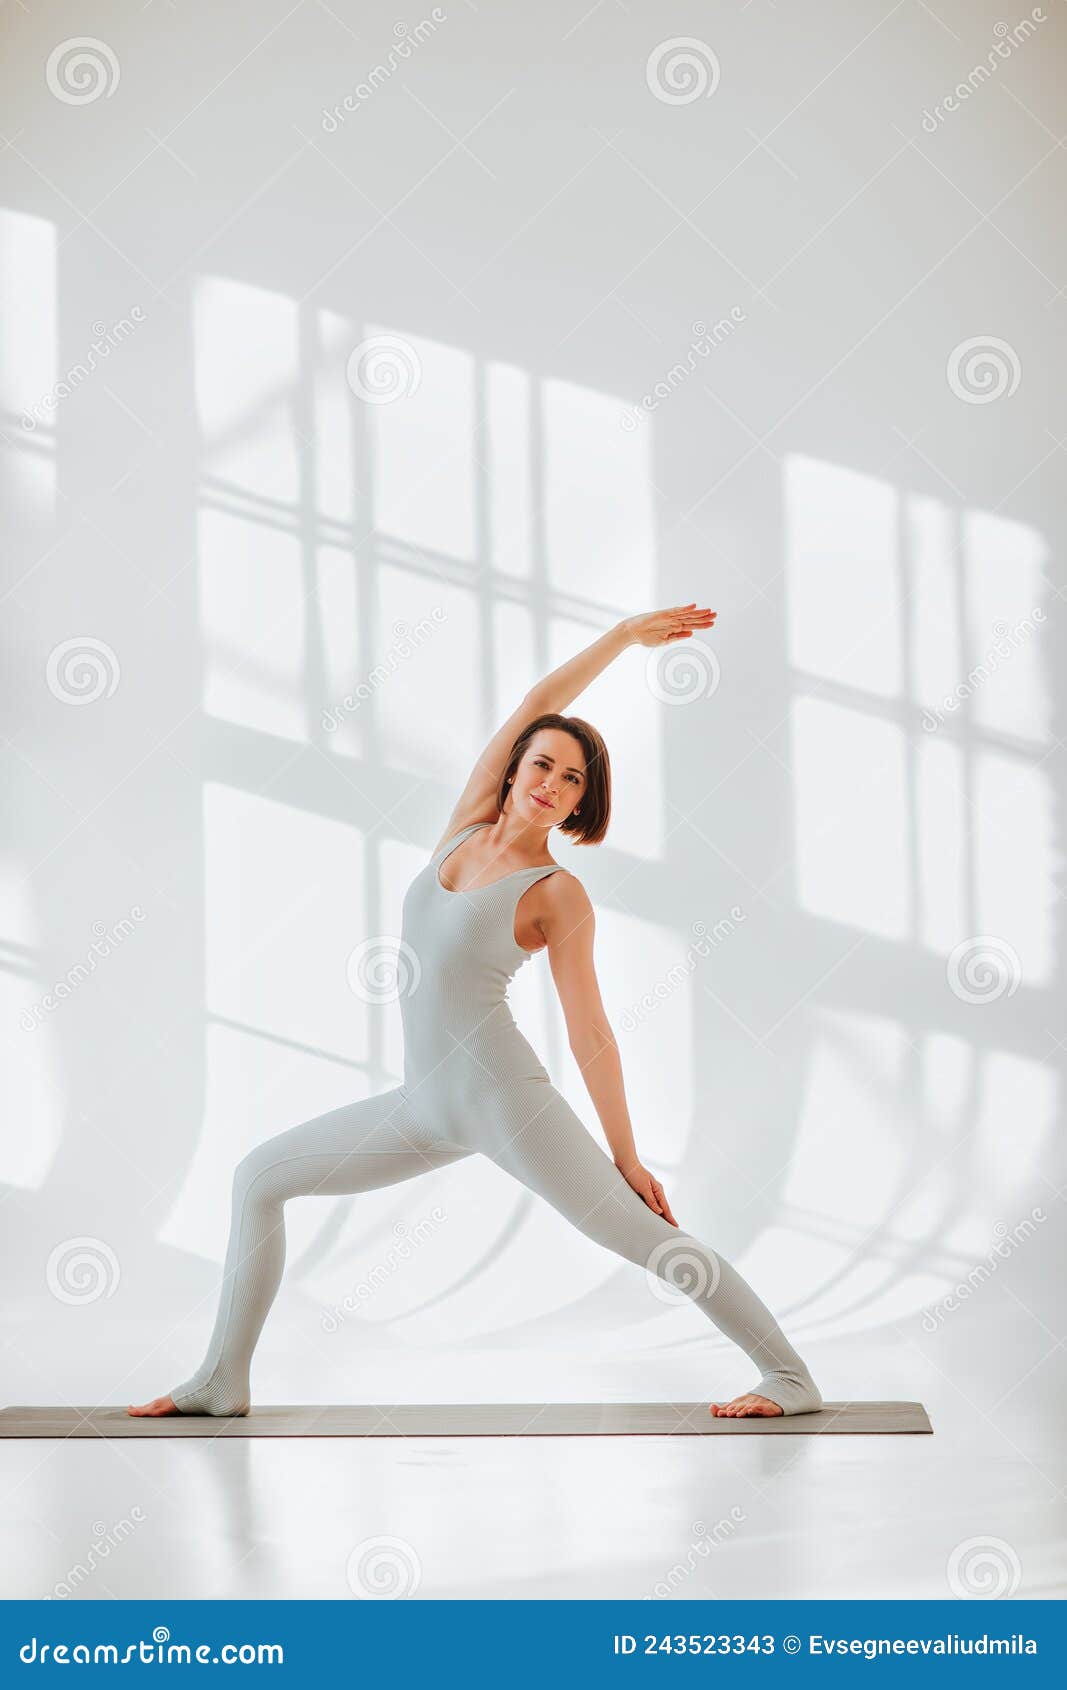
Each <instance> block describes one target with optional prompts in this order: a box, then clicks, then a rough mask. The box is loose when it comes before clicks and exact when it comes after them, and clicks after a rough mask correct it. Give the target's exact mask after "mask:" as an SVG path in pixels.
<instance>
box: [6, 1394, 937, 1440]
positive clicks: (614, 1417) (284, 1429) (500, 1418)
mask: <svg viewBox="0 0 1067 1690" xmlns="http://www.w3.org/2000/svg"><path fill="white" fill-rule="evenodd" d="M932 1430H933V1428H932V1426H931V1425H930V1421H929V1419H928V1417H927V1413H926V1410H925V1408H924V1407H923V1405H922V1403H921V1402H828V1403H824V1404H823V1406H822V1408H820V1409H818V1410H817V1411H816V1412H815V1413H814V1414H776V1415H773V1416H772V1417H771V1418H770V1419H760V1418H757V1417H755V1416H753V1417H752V1418H750V1419H744V1420H727V1419H720V1418H718V1417H717V1416H715V1415H714V1414H709V1413H708V1405H707V1403H703V1402H681V1403H676V1402H540V1403H539V1402H533V1403H529V1402H527V1403H517V1402H445V1403H410V1402H405V1403H392V1404H381V1405H378V1404H374V1403H355V1404H350V1403H342V1404H321V1405H320V1404H317V1403H302V1404H301V1403H298V1404H293V1405H288V1406H286V1405H278V1406H275V1405H274V1404H265V1405H264V1406H263V1407H261V1408H259V1407H253V1408H252V1410H251V1412H250V1413H248V1414H246V1415H239V1416H235V1417H233V1418H232V1419H224V1418H222V1417H221V1416H213V1415H207V1414H204V1415H200V1414H195V1415H194V1414H174V1415H169V1414H168V1415H165V1416H163V1417H162V1418H161V1419H147V1418H144V1419H143V1418H140V1417H137V1416H134V1415H131V1414H127V1413H126V1410H125V1408H5V1409H0V1438H398V1437H399V1438H519V1437H527V1438H531V1437H532V1438H542V1437H619V1436H622V1437H663V1436H668V1437H690V1436H693V1435H696V1436H700V1437H706V1436H708V1435H711V1436H715V1435H720V1434H724V1435H725V1436H727V1437H738V1436H742V1437H743V1436H751V1435H752V1434H756V1435H758V1436H761V1437H783V1436H785V1437H794V1436H797V1435H798V1434H799V1435H802V1436H810V1435H812V1434H815V1433H827V1434H837V1433H840V1432H931V1431H932Z"/></svg>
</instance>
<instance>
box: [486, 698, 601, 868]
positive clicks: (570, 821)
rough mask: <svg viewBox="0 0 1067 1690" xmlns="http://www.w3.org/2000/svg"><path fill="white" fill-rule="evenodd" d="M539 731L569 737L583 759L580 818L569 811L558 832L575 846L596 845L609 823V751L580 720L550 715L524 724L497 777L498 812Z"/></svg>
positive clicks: (588, 725) (593, 730)
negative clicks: (503, 767) (501, 771)
mask: <svg viewBox="0 0 1067 1690" xmlns="http://www.w3.org/2000/svg"><path fill="white" fill-rule="evenodd" d="M542 728H559V729H560V730H561V731H562V732H563V733H567V734H570V735H571V737H572V738H573V739H576V740H577V741H578V743H579V745H580V746H581V748H582V754H583V756H584V758H585V790H584V792H583V793H582V799H581V803H580V805H579V809H580V811H581V814H580V815H577V816H576V815H575V814H574V811H573V810H572V811H571V813H570V815H569V816H567V818H566V820H564V821H562V822H560V824H559V827H560V832H561V833H565V834H567V835H568V836H569V837H570V838H571V839H572V840H573V841H574V843H575V844H576V845H599V843H600V841H601V840H602V839H603V837H604V835H605V834H606V833H607V831H608V822H609V821H610V819H611V763H610V761H609V760H608V748H607V746H606V745H605V744H604V741H603V739H602V738H601V736H600V734H598V733H597V731H596V729H595V728H594V727H593V726H592V724H591V723H589V722H586V721H583V719H582V717H581V716H558V715H555V714H553V713H549V714H548V715H545V716H535V717H534V719H533V721H532V722H527V724H526V726H525V727H524V728H523V730H522V732H521V734H520V735H519V737H518V739H517V740H516V741H515V743H514V745H513V746H512V747H511V751H510V752H509V754H508V764H507V768H506V769H505V770H504V773H503V774H502V776H501V777H500V789H499V791H498V792H497V795H496V802H497V809H498V810H503V808H504V800H505V799H506V798H507V795H508V781H509V780H510V779H511V778H512V776H513V775H514V773H515V770H516V769H517V768H518V766H519V763H520V761H521V759H522V756H523V753H524V752H525V751H526V750H527V748H528V746H529V744H530V741H531V740H532V739H533V737H534V735H535V734H536V733H538V732H539V731H540V730H541V729H542Z"/></svg>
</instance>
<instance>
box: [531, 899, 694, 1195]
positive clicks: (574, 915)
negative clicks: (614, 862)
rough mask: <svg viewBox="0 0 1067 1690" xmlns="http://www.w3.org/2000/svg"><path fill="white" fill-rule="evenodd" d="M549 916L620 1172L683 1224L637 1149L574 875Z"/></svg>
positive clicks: (563, 990) (589, 911)
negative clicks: (674, 1214) (675, 1215)
mask: <svg viewBox="0 0 1067 1690" xmlns="http://www.w3.org/2000/svg"><path fill="white" fill-rule="evenodd" d="M552 880H553V881H555V883H556V884H555V885H554V886H552V888H551V896H550V898H549V900H548V902H549V903H550V905H551V909H550V911H549V913H547V914H546V915H545V916H543V917H542V919H541V922H540V926H541V931H542V932H543V933H544V935H545V938H546V940H547V942H548V957H549V964H550V966H551V969H552V978H553V980H554V981H555V984H556V989H557V991H558V992H559V997H560V1002H561V1003H562V1005H563V1013H564V1016H565V1018H566V1022H567V1038H568V1042H569V1044H570V1047H571V1051H572V1052H573V1054H574V1059H575V1061H576V1062H577V1064H578V1066H579V1068H580V1069H581V1071H582V1079H583V1081H584V1082H585V1088H586V1090H587V1091H588V1093H589V1096H590V1098H591V1099H592V1101H593V1107H594V1108H595V1110H596V1112H597V1116H598V1117H599V1120H600V1124H601V1126H602V1127H603V1129H604V1137H605V1138H606V1139H607V1141H608V1144H609V1146H610V1148H611V1154H612V1156H613V1158H614V1161H615V1166H616V1167H617V1168H618V1170H619V1172H620V1173H621V1174H622V1176H623V1178H624V1179H625V1180H626V1181H627V1183H628V1184H629V1185H631V1186H632V1187H633V1189H634V1190H635V1191H636V1192H637V1194H638V1196H639V1197H643V1198H644V1200H645V1202H646V1203H647V1204H648V1206H649V1208H650V1209H654V1210H655V1212H656V1213H657V1214H658V1215H663V1216H664V1217H665V1219H667V1220H668V1221H670V1223H671V1225H672V1226H677V1225H678V1222H677V1221H676V1220H675V1218H674V1216H673V1215H672V1213H671V1207H670V1204H669V1203H668V1201H667V1197H666V1194H665V1192H664V1190H663V1187H662V1185H660V1183H659V1181H658V1180H657V1179H655V1178H654V1176H653V1175H652V1174H650V1173H649V1171H648V1169H647V1168H646V1167H645V1166H644V1165H643V1164H642V1162H641V1160H640V1158H639V1156H638V1154H637V1146H636V1145H635V1143H634V1134H633V1126H632V1124H631V1121H630V1111H629V1109H628V1108H627V1104H626V1092H625V1089H624V1087H623V1079H622V1061H621V1058H620V1056H619V1047H618V1045H617V1044H616V1042H615V1035H614V1033H613V1032H612V1029H611V1023H610V1022H609V1020H608V1018H607V1014H606V1013H605V1010H604V1005H603V1002H602V1000H601V996H600V987H599V985H598V983H597V977H596V968H595V966H594V963H593V938H594V931H595V926H596V921H595V916H594V913H593V906H592V904H591V902H590V900H589V894H588V892H587V891H586V890H585V887H584V886H583V885H582V883H581V881H580V880H578V879H576V878H575V876H574V875H570V874H566V875H564V874H559V875H553V876H552Z"/></svg>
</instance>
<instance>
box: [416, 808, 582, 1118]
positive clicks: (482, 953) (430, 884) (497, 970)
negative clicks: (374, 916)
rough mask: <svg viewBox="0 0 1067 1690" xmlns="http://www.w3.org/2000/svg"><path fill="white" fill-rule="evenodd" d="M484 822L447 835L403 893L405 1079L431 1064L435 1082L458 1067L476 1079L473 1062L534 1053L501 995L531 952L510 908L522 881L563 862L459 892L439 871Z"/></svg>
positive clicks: (464, 1076) (525, 1058) (466, 1078)
mask: <svg viewBox="0 0 1067 1690" xmlns="http://www.w3.org/2000/svg"><path fill="white" fill-rule="evenodd" d="M492 825H493V824H492V823H491V822H474V823H472V824H471V826H470V827H465V828H464V829H463V830H462V832H460V833H457V834H455V835H454V836H453V837H452V838H451V839H448V840H446V841H445V843H444V845H442V846H441V848H440V850H438V851H435V852H434V854H433V856H432V857H431V858H430V860H429V862H428V863H427V864H426V865H425V867H424V868H422V869H420V870H419V872H418V874H416V876H415V878H414V879H413V880H412V882H411V884H410V885H409V887H408V889H407V891H406V893H405V894H404V903H403V915H402V923H401V930H400V951H401V957H400V973H401V987H400V1008H401V1016H402V1018H403V1024H404V1072H405V1079H406V1080H409V1081H410V1080H411V1079H412V1078H415V1079H418V1078H420V1077H423V1076H427V1075H429V1074H430V1073H431V1070H436V1071H437V1073H438V1074H440V1075H441V1076H442V1083H451V1082H452V1081H453V1080H455V1079H456V1077H457V1076H459V1077H460V1078H461V1081H462V1083H463V1084H465V1085H467V1084H472V1083H473V1084H477V1083H478V1074H477V1072H476V1070H477V1068H478V1066H479V1064H480V1063H484V1064H485V1065H486V1067H487V1068H488V1069H489V1070H490V1071H492V1072H496V1071H497V1069H499V1067H500V1066H501V1065H502V1064H506V1062H507V1058H508V1057H509V1056H512V1057H514V1058H515V1059H516V1060H518V1061H519V1062H521V1063H522V1064H523V1066H524V1067H528V1066H529V1058H530V1056H532V1054H533V1053H532V1051H531V1049H530V1046H529V1045H528V1044H527V1042H526V1040H525V1038H524V1037H523V1035H522V1033H521V1032H520V1031H519V1029H518V1027H517V1026H516V1023H515V1019H514V1017H513V1016H512V1014H511V1009H510V1007H509V1005H508V1003H507V997H506V994H507V988H508V986H509V984H510V983H511V981H512V980H513V979H514V977H515V975H516V974H517V973H518V971H519V969H520V968H521V967H522V965H523V963H525V962H528V961H529V959H530V957H531V956H533V955H534V954H535V953H534V952H533V951H528V950H526V948H525V947H524V946H523V945H520V944H519V943H518V941H517V940H516V938H515V909H516V905H517V904H518V901H519V899H520V897H521V896H522V894H523V892H525V891H526V890H527V888H528V887H530V886H533V885H534V884H535V882H536V881H538V880H540V879H542V878H543V877H544V876H545V875H548V874H554V873H555V872H556V870H557V869H562V868H563V864H562V863H553V864H548V863H536V864H534V865H532V866H531V867H530V868H520V869H515V870H513V872H512V873H511V874H505V875H502V876H501V877H500V879H499V880H494V881H491V882H490V884H489V885H487V886H474V887H470V888H468V889H467V890H466V891H459V892H450V891H449V890H448V889H447V888H446V887H444V886H442V884H441V882H440V880H439V879H438V878H437V876H438V871H439V869H440V866H441V864H442V862H443V861H444V859H445V858H446V857H448V856H450V855H451V854H452V852H453V851H454V850H456V848H457V847H458V846H459V845H460V844H461V843H462V841H463V840H464V839H466V838H467V837H468V835H469V834H472V833H474V832H475V830H476V829H477V828H479V827H491V826H492ZM459 1047H461V1054H460V1049H459ZM454 1056H456V1057H457V1059H456V1060H453V1057H454ZM535 1060H536V1059H535ZM537 1067H538V1070H539V1071H540V1073H541V1074H543V1073H544V1070H543V1069H542V1068H541V1067H540V1064H539V1063H538V1064H537Z"/></svg>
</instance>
